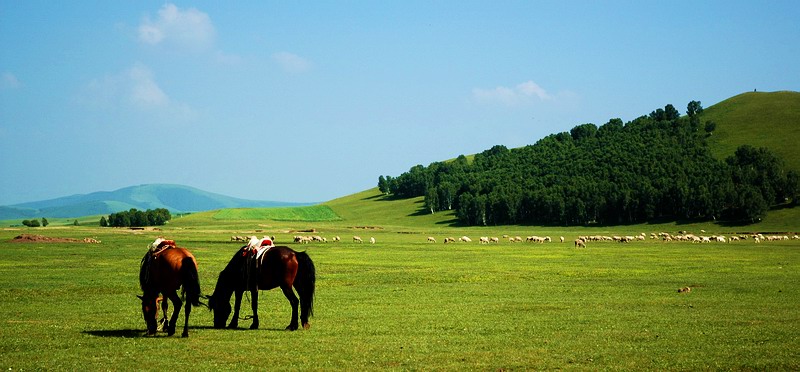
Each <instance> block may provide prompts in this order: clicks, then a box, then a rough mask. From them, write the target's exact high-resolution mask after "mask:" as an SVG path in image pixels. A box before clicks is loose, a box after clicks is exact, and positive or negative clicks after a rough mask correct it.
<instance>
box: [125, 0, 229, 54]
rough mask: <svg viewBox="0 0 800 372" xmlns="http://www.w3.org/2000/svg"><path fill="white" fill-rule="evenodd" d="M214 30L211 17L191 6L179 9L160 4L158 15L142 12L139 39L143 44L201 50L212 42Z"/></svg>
mask: <svg viewBox="0 0 800 372" xmlns="http://www.w3.org/2000/svg"><path fill="white" fill-rule="evenodd" d="M215 36H216V32H215V30H214V25H213V24H212V23H211V18H209V16H208V14H206V13H203V12H201V11H199V10H197V9H195V8H188V9H185V10H184V9H180V8H178V7H177V6H175V5H174V4H169V3H167V4H164V6H162V7H161V9H159V10H158V16H157V17H156V19H155V20H151V19H150V17H149V16H146V17H145V18H144V19H143V20H142V23H141V24H140V25H139V41H141V42H142V43H145V44H151V45H158V44H162V43H163V44H168V45H169V46H172V47H178V48H184V49H189V50H205V49H209V48H211V47H212V46H213V44H214V38H215Z"/></svg>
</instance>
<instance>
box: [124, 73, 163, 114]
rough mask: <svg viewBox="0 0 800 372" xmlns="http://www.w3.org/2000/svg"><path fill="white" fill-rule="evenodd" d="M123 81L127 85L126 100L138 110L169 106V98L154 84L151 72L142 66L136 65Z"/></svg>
mask: <svg viewBox="0 0 800 372" xmlns="http://www.w3.org/2000/svg"><path fill="white" fill-rule="evenodd" d="M126 75H127V76H126V77H125V79H124V80H127V81H126V84H129V94H128V99H130V101H131V103H133V104H134V105H136V106H137V107H139V108H144V109H150V108H158V107H165V106H167V105H169V103H170V101H169V97H167V94H166V93H164V91H163V90H161V87H159V86H158V83H156V81H155V79H154V77H153V72H152V71H150V69H148V68H147V67H145V66H144V65H142V64H136V65H135V66H133V68H131V69H130V70H128V71H127V72H126Z"/></svg>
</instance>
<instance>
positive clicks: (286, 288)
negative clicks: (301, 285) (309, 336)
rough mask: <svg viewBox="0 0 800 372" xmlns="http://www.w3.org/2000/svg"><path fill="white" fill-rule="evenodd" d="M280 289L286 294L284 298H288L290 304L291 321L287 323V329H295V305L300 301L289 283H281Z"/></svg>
mask: <svg viewBox="0 0 800 372" xmlns="http://www.w3.org/2000/svg"><path fill="white" fill-rule="evenodd" d="M281 290H282V291H283V295H284V296H286V299H287V300H289V305H292V321H291V322H290V323H289V326H288V327H286V329H287V330H289V331H296V330H297V328H298V327H297V305H298V304H299V303H300V300H298V299H297V296H295V294H294V291H293V290H292V286H290V285H282V286H281Z"/></svg>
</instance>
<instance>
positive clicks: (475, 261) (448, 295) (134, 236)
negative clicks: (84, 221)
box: [0, 190, 800, 370]
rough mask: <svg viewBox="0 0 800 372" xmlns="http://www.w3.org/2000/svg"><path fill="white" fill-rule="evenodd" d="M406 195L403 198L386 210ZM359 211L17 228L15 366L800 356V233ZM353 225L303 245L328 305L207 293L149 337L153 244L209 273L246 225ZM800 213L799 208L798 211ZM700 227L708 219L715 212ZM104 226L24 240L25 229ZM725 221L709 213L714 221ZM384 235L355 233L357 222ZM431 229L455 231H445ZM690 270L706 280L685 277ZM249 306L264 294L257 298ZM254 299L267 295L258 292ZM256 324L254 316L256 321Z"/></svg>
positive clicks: (11, 310)
mask: <svg viewBox="0 0 800 372" xmlns="http://www.w3.org/2000/svg"><path fill="white" fill-rule="evenodd" d="M375 204H380V206H381V208H385V207H389V208H391V209H392V210H393V211H395V212H396V214H399V216H390V215H387V214H386V213H385V212H380V211H379V210H378V208H377V207H375ZM326 205H327V206H328V207H329V208H330V209H331V210H332V211H334V212H335V214H336V215H337V216H339V217H340V218H341V220H337V221H315V220H308V221H275V220H264V219H253V220H248V219H242V218H241V215H239V216H237V217H236V218H234V219H231V220H223V219H220V218H219V215H218V214H217V213H216V212H208V213H197V214H192V215H190V216H185V217H181V218H177V219H174V220H173V221H172V222H171V223H170V224H169V225H168V226H166V227H163V228H162V229H161V230H160V231H133V230H127V229H109V228H106V229H101V228H97V227H87V226H62V227H48V228H37V229H4V230H0V273H1V275H0V300H1V301H2V303H3V305H4V306H2V307H0V316H1V317H2V319H3V322H4V323H5V324H4V325H3V327H2V328H0V329H2V331H0V367H2V368H5V369H12V370H19V369H55V370H75V369H81V370H109V369H111V370H129V369H149V370H156V369H158V370H163V369H167V370H169V369H179V368H191V369H193V370H220V369H223V370H256V369H257V370H264V369H279V370H287V369H303V370H306V369H323V370H356V369H404V370H406V369H444V370H464V369H483V370H490V369H491V370H498V369H574V370H598V369H612V370H613V369H616V370H637V369H647V370H655V369H658V370H662V369H665V370H687V369H689V370H697V369H731V370H743V369H744V370H752V369H757V370H797V369H798V368H800V352H798V350H800V312H798V311H797V308H798V304H800V270H799V269H800V241H798V240H789V241H784V242H769V243H764V244H759V245H756V244H755V243H753V242H752V241H747V242H739V243H729V244H722V243H711V244H704V245H697V244H688V243H665V242H660V241H654V240H646V241H642V242H636V243H632V244H615V243H595V244H590V245H589V247H588V248H586V249H574V248H573V247H572V244H571V243H570V242H569V241H571V240H572V239H574V237H575V236H577V235H581V234H586V233H603V232H608V233H612V232H617V233H639V232H650V231H661V230H662V229H664V230H668V231H673V230H677V229H687V230H694V229H700V228H703V229H717V230H716V231H715V232H724V231H723V230H724V229H725V228H723V227H719V226H715V225H713V224H709V225H657V226H652V225H637V226H626V227H610V228H606V227H598V228H578V229H566V228H558V227H551V228H542V227H532V226H509V227H489V228H460V227H457V226H455V227H454V226H451V224H452V216H448V215H446V214H441V215H440V214H437V215H433V216H432V215H427V214H420V213H418V212H419V204H418V201H414V200H385V199H382V196H380V195H379V194H378V193H377V191H375V190H370V191H367V192H364V193H361V194H357V195H353V196H350V197H346V198H342V199H337V200H334V201H331V202H330V203H327V204H326ZM308 228H314V229H315V230H316V231H317V233H318V234H320V235H323V236H327V237H331V236H333V235H341V236H342V238H343V242H342V243H338V244H332V243H328V244H316V245H303V246H298V245H294V244H290V245H291V246H293V247H295V248H296V249H298V250H307V251H308V252H309V254H310V255H311V257H312V259H313V260H314V262H315V264H316V267H317V272H318V282H317V283H318V284H317V296H316V303H315V317H314V318H312V328H311V329H310V330H307V331H298V332H287V331H283V330H282V329H283V328H284V327H285V326H286V325H287V324H288V321H289V307H288V304H287V302H286V300H285V299H284V298H283V296H282V295H281V294H280V293H279V292H276V291H270V292H262V295H261V297H260V305H261V306H260V316H261V329H260V330H256V331H250V330H244V329H243V330H240V331H231V330H215V329H212V328H211V327H210V326H211V324H212V317H211V314H210V313H209V312H208V311H205V310H203V309H201V310H197V309H196V310H195V311H194V312H193V313H192V318H191V321H190V325H191V329H190V333H191V336H190V337H189V338H188V339H181V338H177V337H166V336H159V337H155V338H147V337H143V336H142V335H143V333H144V322H143V320H142V317H141V311H140V307H139V300H138V299H137V298H136V297H134V295H135V294H138V293H139V289H138V282H137V276H136V275H137V273H138V265H139V260H140V259H141V256H142V255H143V254H144V251H145V250H146V245H147V243H149V242H150V241H152V239H154V238H155V237H156V236H158V235H162V236H167V237H170V238H173V239H176V240H177V241H178V242H179V243H180V245H182V246H185V247H188V248H190V249H191V250H192V252H194V254H195V255H196V257H197V259H198V261H199V262H200V276H201V285H202V288H203V290H204V292H205V293H206V294H209V293H210V292H211V291H212V290H213V285H214V281H215V279H216V275H217V274H218V272H219V271H220V270H222V268H223V267H224V265H225V264H226V263H227V261H228V260H229V259H230V256H231V254H233V252H234V251H235V250H236V249H237V248H238V244H237V243H233V242H230V241H229V238H230V235H234V234H262V233H263V234H270V235H276V237H277V240H278V242H288V241H290V239H291V236H292V235H293V234H296V231H297V230H301V229H308ZM794 229H796V226H795V228H794ZM697 231H699V230H697ZM23 232H25V233H37V234H42V235H48V236H57V237H72V238H84V237H93V238H96V239H99V240H101V241H102V243H101V244H82V243H11V242H9V240H10V239H11V238H13V237H14V236H16V235H18V234H20V233H23ZM711 232H712V231H709V233H711ZM502 234H511V235H523V236H525V235H532V234H538V235H552V236H554V237H557V236H560V235H564V236H566V237H567V238H568V242H567V243H548V244H543V245H534V244H512V243H508V242H502V243H500V244H497V245H480V244H477V243H472V244H455V245H454V244H447V245H445V244H442V243H441V239H442V238H443V237H444V236H461V235H469V236H472V237H477V236H481V235H486V236H501V235H502ZM352 235H361V236H362V237H365V238H366V237H370V236H372V237H375V238H376V239H377V241H378V242H377V243H376V244H375V245H371V244H355V243H351V242H350V241H349V238H350V236H352ZM428 235H431V236H434V237H436V238H437V239H439V242H438V243H436V244H433V243H427V242H426V237H427V236H428ZM685 286H690V287H692V288H693V290H692V291H691V292H689V293H678V292H677V289H678V288H681V287H685ZM244 308H247V304H245V306H244ZM245 314H249V309H247V310H245ZM241 323H242V326H243V327H246V326H247V325H248V324H249V323H248V322H247V321H242V322H241Z"/></svg>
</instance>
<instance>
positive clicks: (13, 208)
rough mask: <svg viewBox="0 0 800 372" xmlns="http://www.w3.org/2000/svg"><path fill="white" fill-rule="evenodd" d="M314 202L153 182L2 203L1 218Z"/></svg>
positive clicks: (192, 209)
mask: <svg viewBox="0 0 800 372" xmlns="http://www.w3.org/2000/svg"><path fill="white" fill-rule="evenodd" d="M310 204H313V203H287V202H276V201H260V200H246V199H239V198H233V197H230V196H225V195H220V194H215V193H211V192H207V191H203V190H199V189H196V188H193V187H189V186H182V185H169V184H150V185H139V186H131V187H126V188H122V189H119V190H116V191H99V192H93V193H91V194H85V195H84V194H79V195H72V196H66V197H62V198H57V199H51V200H43V201H37V202H30V203H22V204H15V205H9V206H0V220H12V219H24V218H41V217H50V218H69V217H81V216H92V215H99V214H111V213H114V212H120V211H127V210H130V209H131V208H136V209H138V210H148V209H156V208H166V209H168V210H169V211H170V212H171V213H186V212H200V211H208V210H214V209H223V208H255V207H262V208H263V207H287V206H302V205H310Z"/></svg>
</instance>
